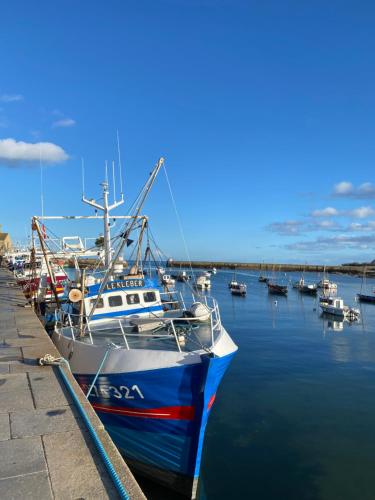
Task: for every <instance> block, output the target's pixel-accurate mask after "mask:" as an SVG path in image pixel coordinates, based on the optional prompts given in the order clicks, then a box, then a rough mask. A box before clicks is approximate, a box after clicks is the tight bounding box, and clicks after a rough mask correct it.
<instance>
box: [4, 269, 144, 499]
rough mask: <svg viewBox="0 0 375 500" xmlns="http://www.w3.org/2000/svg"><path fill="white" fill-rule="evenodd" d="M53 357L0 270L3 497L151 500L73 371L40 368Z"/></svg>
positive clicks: (32, 315)
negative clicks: (136, 479)
mask: <svg viewBox="0 0 375 500" xmlns="http://www.w3.org/2000/svg"><path fill="white" fill-rule="evenodd" d="M46 354H50V355H51V356H53V357H56V358H58V357H59V356H60V355H59V353H58V351H57V349H56V348H55V346H54V344H53V343H52V341H51V340H50V338H49V336H48V334H47V333H46V331H45V330H44V328H43V326H42V324H41V323H40V321H39V319H38V318H37V316H36V315H35V313H34V311H33V310H32V309H31V308H30V307H26V300H25V298H24V295H23V293H22V291H21V288H20V287H18V286H17V285H16V282H15V279H14V277H13V274H12V273H10V272H9V271H8V270H7V269H5V268H0V497H1V499H2V500H6V499H19V498H38V499H39V500H41V499H74V498H75V499H77V498H81V499H83V498H86V499H88V498H90V499H99V498H100V499H105V498H111V499H115V498H130V499H134V500H138V499H139V500H140V499H145V496H144V495H143V493H142V491H141V489H140V488H139V486H138V484H137V482H136V481H135V479H134V477H133V475H132V473H131V472H130V470H129V468H128V467H127V465H126V463H125V462H124V460H123V458H122V456H121V455H120V453H119V452H118V450H117V448H116V447H115V445H114V443H113V442H112V440H111V438H110V437H109V435H108V434H107V432H106V431H105V430H104V427H103V425H102V423H101V422H100V420H99V418H98V417H97V415H96V413H95V412H94V410H93V409H92V407H91V405H90V404H89V402H88V401H87V399H86V397H85V395H84V394H83V392H82V391H81V389H80V387H79V385H78V384H77V382H76V381H75V379H74V378H73V376H72V375H71V373H70V371H69V369H68V368H62V367H60V366H40V364H39V363H38V360H39V359H40V358H42V357H43V356H45V355H46ZM71 390H73V392H71ZM73 394H74V395H73ZM97 438H99V441H100V443H101V446H102V449H101V451H99V448H100V446H99V447H98V444H97V442H96V439H97ZM103 457H104V460H103ZM105 460H107V465H105ZM108 462H109V464H110V465H108ZM111 467H112V469H113V473H111V471H110V470H109V469H110V468H111ZM116 479H117V481H118V482H117V485H116Z"/></svg>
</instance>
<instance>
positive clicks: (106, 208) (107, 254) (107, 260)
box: [82, 181, 124, 269]
mask: <svg viewBox="0 0 375 500" xmlns="http://www.w3.org/2000/svg"><path fill="white" fill-rule="evenodd" d="M100 185H101V186H102V188H103V205H99V203H97V202H96V201H95V200H93V199H92V200H88V199H87V198H86V197H85V195H84V194H83V195H82V201H83V203H86V204H87V205H90V206H92V207H94V208H95V209H97V210H101V211H102V212H103V222H104V224H103V226H104V232H103V233H104V236H103V237H104V264H105V267H106V269H108V268H109V266H110V264H111V260H112V245H111V224H110V222H109V215H110V212H111V211H112V210H114V209H115V208H117V207H119V206H120V205H122V204H123V203H124V195H123V193H121V200H120V201H115V202H114V203H113V204H112V205H109V204H108V196H109V185H108V181H104V182H102V183H101V184H100Z"/></svg>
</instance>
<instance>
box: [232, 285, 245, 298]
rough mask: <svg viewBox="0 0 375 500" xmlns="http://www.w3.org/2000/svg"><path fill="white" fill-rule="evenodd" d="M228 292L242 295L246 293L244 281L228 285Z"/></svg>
mask: <svg viewBox="0 0 375 500" xmlns="http://www.w3.org/2000/svg"><path fill="white" fill-rule="evenodd" d="M230 292H231V294H232V295H240V296H241V297H244V296H245V295H246V293H247V285H246V284H245V283H233V284H232V286H231V287H230Z"/></svg>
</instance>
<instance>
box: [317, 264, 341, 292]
mask: <svg viewBox="0 0 375 500" xmlns="http://www.w3.org/2000/svg"><path fill="white" fill-rule="evenodd" d="M316 286H317V288H321V289H322V290H323V291H324V292H336V291H337V284H336V283H333V281H330V280H329V279H328V278H326V268H325V267H324V269H323V278H322V279H321V280H320V281H319V282H318V283H317V285H316Z"/></svg>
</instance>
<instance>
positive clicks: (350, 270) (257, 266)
mask: <svg viewBox="0 0 375 500" xmlns="http://www.w3.org/2000/svg"><path fill="white" fill-rule="evenodd" d="M190 266H191V267H193V268H199V269H212V268H216V269H232V270H233V269H248V270H254V271H269V272H271V271H273V270H275V271H283V272H293V271H294V272H303V271H304V272H315V273H322V272H324V271H325V272H327V273H333V274H351V275H360V276H362V274H363V270H364V267H366V275H367V276H375V264H369V265H366V266H365V265H364V264H363V265H359V264H358V265H347V264H343V265H337V266H323V265H319V264H277V263H276V264H275V263H273V264H270V263H264V262H262V263H259V262H216V261H203V260H202V261H192V262H189V261H184V260H172V259H169V260H168V262H167V267H185V268H189V267H190Z"/></svg>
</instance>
